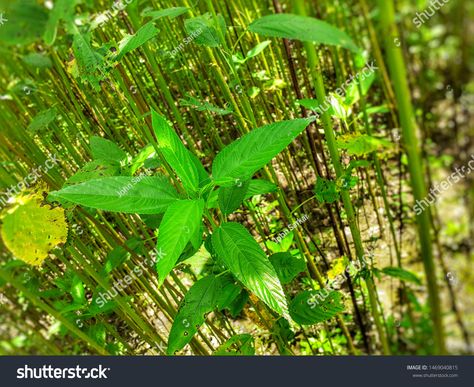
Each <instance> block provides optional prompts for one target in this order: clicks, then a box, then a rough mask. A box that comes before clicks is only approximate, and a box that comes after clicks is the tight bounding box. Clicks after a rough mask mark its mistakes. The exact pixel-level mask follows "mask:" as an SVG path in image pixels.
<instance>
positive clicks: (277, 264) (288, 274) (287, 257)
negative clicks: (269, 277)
mask: <svg viewBox="0 0 474 387" xmlns="http://www.w3.org/2000/svg"><path fill="white" fill-rule="evenodd" d="M269 259H270V262H271V264H272V265H273V267H274V268H275V271H276V273H277V275H278V278H279V279H280V282H281V283H282V284H288V283H290V282H291V281H292V280H293V279H294V278H295V277H296V276H297V275H298V274H299V273H301V272H303V271H305V270H306V263H305V262H304V260H302V259H298V258H296V257H293V255H291V253H289V252H285V253H276V254H273V255H272V256H271V257H270V258H269Z"/></svg>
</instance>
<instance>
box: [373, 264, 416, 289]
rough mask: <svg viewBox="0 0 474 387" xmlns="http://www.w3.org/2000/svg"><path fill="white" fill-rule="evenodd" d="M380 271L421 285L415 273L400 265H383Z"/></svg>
mask: <svg viewBox="0 0 474 387" xmlns="http://www.w3.org/2000/svg"><path fill="white" fill-rule="evenodd" d="M382 272H383V273H384V274H386V275H388V276H390V277H395V278H399V279H401V280H402V281H405V282H412V283H414V284H416V285H421V281H420V279H419V278H418V277H417V276H416V274H414V273H412V272H411V271H408V270H405V269H402V268H400V267H385V268H383V269H382Z"/></svg>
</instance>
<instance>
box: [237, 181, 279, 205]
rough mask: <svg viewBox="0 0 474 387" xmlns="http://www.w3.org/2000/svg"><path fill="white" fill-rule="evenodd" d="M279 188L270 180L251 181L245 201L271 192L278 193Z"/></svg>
mask: <svg viewBox="0 0 474 387" xmlns="http://www.w3.org/2000/svg"><path fill="white" fill-rule="evenodd" d="M277 189H278V187H277V186H276V185H275V184H273V183H272V182H271V181H268V180H261V179H253V180H250V183H249V186H248V188H247V192H245V197H244V200H246V199H250V198H251V197H253V196H256V195H264V194H267V193H270V192H276V190H277Z"/></svg>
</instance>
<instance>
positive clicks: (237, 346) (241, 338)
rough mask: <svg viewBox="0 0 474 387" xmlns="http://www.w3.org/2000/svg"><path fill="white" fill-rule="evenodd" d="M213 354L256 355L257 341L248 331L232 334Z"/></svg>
mask: <svg viewBox="0 0 474 387" xmlns="http://www.w3.org/2000/svg"><path fill="white" fill-rule="evenodd" d="M212 355H213V356H254V355H255V341H254V339H253V337H252V336H251V335H249V334H248V333H242V334H240V335H235V336H232V337H231V338H230V339H229V340H227V341H226V342H225V343H224V344H222V345H221V346H220V347H219V348H217V350H216V351H215V352H214V353H213V354H212Z"/></svg>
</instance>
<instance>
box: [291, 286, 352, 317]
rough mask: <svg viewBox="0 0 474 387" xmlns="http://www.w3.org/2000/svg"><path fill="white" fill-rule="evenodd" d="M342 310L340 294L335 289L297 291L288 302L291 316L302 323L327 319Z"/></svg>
mask: <svg viewBox="0 0 474 387" xmlns="http://www.w3.org/2000/svg"><path fill="white" fill-rule="evenodd" d="M343 311H344V304H343V303H342V294H341V293H340V292H338V291H335V290H333V291H328V290H326V289H323V290H311V291H308V290H307V291H304V292H301V293H299V294H298V295H297V296H296V297H295V298H294V299H293V300H292V301H291V303H290V315H291V318H292V319H293V320H294V321H295V322H297V323H298V324H302V325H313V324H318V323H321V322H323V321H327V320H329V319H331V318H333V317H334V316H336V315H337V314H338V313H340V312H343Z"/></svg>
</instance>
